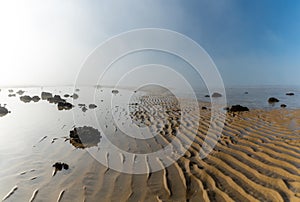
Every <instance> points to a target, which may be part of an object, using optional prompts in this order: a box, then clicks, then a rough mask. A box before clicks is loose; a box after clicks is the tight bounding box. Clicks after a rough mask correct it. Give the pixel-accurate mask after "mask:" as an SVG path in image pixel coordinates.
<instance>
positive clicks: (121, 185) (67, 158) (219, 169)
mask: <svg viewBox="0 0 300 202" xmlns="http://www.w3.org/2000/svg"><path fill="white" fill-rule="evenodd" d="M99 91H100V90H99ZM104 91H105V90H104ZM107 91H108V90H107ZM35 92H36V93H35ZM35 92H33V93H32V92H31V94H32V95H33V94H37V95H38V94H39V93H40V90H39V89H38V90H36V91H35ZM108 92H109V93H111V90H109V91H108ZM1 93H2V94H3V91H2V92H1ZM57 93H59V92H57ZM77 93H78V94H79V97H80V92H77ZM25 94H26V93H25ZM61 94H62V95H63V92H61ZM119 94H120V95H122V90H120V92H119ZM66 97H68V96H66ZM7 99H9V100H10V103H8V105H7V106H6V107H7V108H8V109H9V110H11V113H8V114H6V115H5V116H3V117H0V129H1V131H2V132H1V139H2V140H1V149H0V151H1V153H0V159H1V161H0V167H1V169H0V170H1V171H0V181H1V183H0V198H1V199H2V200H3V201H195V202H199V201H251V202H252V201H300V169H299V168H300V110H295V109H293V110H291V109H273V110H262V109H251V110H250V111H248V112H234V113H233V112H228V113H226V117H225V118H226V119H225V120H226V121H225V124H224V128H223V131H222V134H221V137H220V139H219V140H218V141H217V144H216V146H215V147H214V148H213V151H212V152H211V153H210V154H209V155H208V156H207V157H206V158H204V159H201V158H200V156H199V151H200V149H201V147H202V145H203V142H204V139H205V138H206V136H207V131H208V127H209V124H210V118H211V110H210V105H209V104H208V103H204V102H199V111H193V113H192V114H194V117H195V118H194V119H193V116H190V119H188V120H185V119H180V116H182V115H183V113H184V112H181V111H180V109H178V105H177V104H178V103H176V102H174V100H172V99H169V98H168V97H164V96H151V95H149V96H144V97H143V102H139V103H137V104H132V106H131V108H132V111H131V112H132V113H131V114H130V116H131V119H132V120H133V123H135V124H137V125H139V126H140V127H141V126H142V127H144V128H147V129H149V130H150V131H155V132H156V133H157V135H156V136H155V137H154V138H152V139H150V140H146V141H145V142H143V143H141V142H140V141H138V140H136V141H135V140H134V139H131V141H128V142H125V141H124V139H120V138H121V136H120V134H119V135H118V131H115V130H110V131H111V133H112V134H117V135H115V136H114V137H113V138H112V139H111V140H112V141H114V143H115V144H116V145H118V146H120V147H122V148H125V149H127V150H128V151H129V150H130V151H132V152H137V151H143V152H145V153H146V152H150V151H153V150H157V149H160V148H162V147H163V146H164V145H167V144H169V143H170V142H171V141H172V140H174V139H175V140H176V139H177V141H178V142H179V143H178V144H179V145H180V142H181V139H182V137H181V139H180V138H178V137H177V136H176V132H177V131H178V130H179V127H180V126H182V131H183V134H184V135H185V136H184V137H183V138H186V139H190V138H191V137H192V136H193V135H195V138H194V140H193V143H192V144H191V146H190V147H189V148H187V151H186V152H185V153H184V155H183V156H182V157H180V158H179V159H178V160H177V161H176V162H175V163H173V164H172V165H170V166H168V167H166V168H164V169H162V170H159V171H157V172H150V173H147V174H126V173H122V172H118V171H115V170H113V169H110V168H108V167H106V166H104V165H102V164H100V163H99V162H98V161H96V160H95V159H94V158H93V157H92V156H91V155H90V154H89V153H88V152H87V150H86V149H87V147H88V146H87V145H84V144H83V146H81V147H80V146H78V145H77V146H76V145H75V144H72V141H73V142H74V137H73V136H74V134H75V133H76V131H75V132H74V131H73V136H72V137H73V139H72V137H71V136H69V134H70V131H72V130H73V129H74V122H73V119H72V110H75V109H77V110H82V108H83V107H82V106H83V105H82V106H81V107H80V106H74V109H71V110H62V111H60V110H57V107H56V105H55V104H50V103H48V102H46V101H42V100H41V101H39V102H37V103H34V102H31V103H23V102H21V101H20V100H18V99H19V98H18V96H17V97H9V98H7ZM70 102H71V101H70ZM101 103H102V102H100V101H99V103H95V105H93V106H92V107H90V108H89V107H87V111H86V112H83V111H82V115H83V116H84V117H85V118H87V117H89V115H92V114H93V110H98V111H97V112H98V113H100V114H102V115H103V120H105V119H106V116H107V115H106V114H107V108H106V107H105V106H104V104H103V105H101ZM85 104H86V105H87V106H88V104H89V103H85ZM157 105H161V106H162V105H164V106H167V110H168V111H167V113H168V119H167V120H165V121H163V120H161V119H159V118H157V117H160V116H161V117H165V115H163V114H160V113H163V112H159V111H156V113H149V112H151V109H152V108H153V106H157ZM17 106H19V107H17ZM33 108H36V109H37V110H36V111H34V110H33ZM18 110H19V112H18ZM41 110H42V112H43V113H41ZM119 112H120V113H119V115H120V116H123V114H122V113H125V112H123V111H122V110H121V109H120V111H119ZM154 115H155V117H151V116H154ZM24 117H28V119H27V120H26V121H24ZM30 117H31V118H30ZM197 117H200V119H198V118H197ZM22 120H23V122H21V121H22ZM197 121H198V124H199V127H198V130H197V131H196V133H195V134H193V133H194V132H193V130H190V128H191V125H193V124H196V122H197ZM105 124H109V121H107V123H105ZM105 124H103V125H105ZM76 127H80V126H75V128H76ZM82 127H83V126H82ZM216 127H218V123H216ZM108 128H110V126H108ZM85 129H87V128H85ZM16 130H18V131H17V132H16ZM77 130H80V128H77ZM82 130H83V129H82ZM8 134H10V137H8V138H6V135H8ZM101 135H103V134H101ZM112 136H113V135H112ZM99 137H100V136H99ZM71 140H72V141H71ZM75 140H76V139H75ZM99 141H103V140H102V139H99ZM97 144H98V142H96V145H91V146H90V147H91V148H92V147H93V148H97ZM183 148H184V147H178V149H183ZM100 151H101V148H100ZM112 158H113V157H112V156H109V154H107V161H109V162H110V161H113V160H114V161H120V162H119V163H120V164H121V165H122V164H123V165H125V164H127V163H128V162H127V161H130V160H129V159H126V158H123V159H122V158H120V159H112ZM55 162H64V163H66V164H68V166H69V167H68V169H61V170H57V172H56V173H55V175H53V171H54V168H53V167H52V165H53V164H54V163H55ZM109 162H108V164H109ZM157 162H158V163H161V166H162V168H163V167H164V164H163V162H160V161H159V160H158V161H157ZM145 163H146V164H147V163H149V162H147V161H146V162H145ZM150 167H151V166H149V168H150Z"/></svg>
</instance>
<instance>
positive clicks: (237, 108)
mask: <svg viewBox="0 0 300 202" xmlns="http://www.w3.org/2000/svg"><path fill="white" fill-rule="evenodd" d="M229 111H230V112H244V111H249V108H248V107H243V106H241V105H233V106H231V107H230V109H229Z"/></svg>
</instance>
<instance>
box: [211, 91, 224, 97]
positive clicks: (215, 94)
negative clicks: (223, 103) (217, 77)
mask: <svg viewBox="0 0 300 202" xmlns="http://www.w3.org/2000/svg"><path fill="white" fill-rule="evenodd" d="M211 97H222V94H220V93H217V92H214V93H213V94H212V95H211Z"/></svg>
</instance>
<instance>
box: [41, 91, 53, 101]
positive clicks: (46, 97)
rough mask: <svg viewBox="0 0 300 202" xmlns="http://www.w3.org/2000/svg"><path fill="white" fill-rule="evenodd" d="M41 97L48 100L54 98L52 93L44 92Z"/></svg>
mask: <svg viewBox="0 0 300 202" xmlns="http://www.w3.org/2000/svg"><path fill="white" fill-rule="evenodd" d="M41 97H42V100H48V99H49V98H52V93H48V92H42V94H41Z"/></svg>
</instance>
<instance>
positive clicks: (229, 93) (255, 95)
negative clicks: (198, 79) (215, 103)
mask: <svg viewBox="0 0 300 202" xmlns="http://www.w3.org/2000/svg"><path fill="white" fill-rule="evenodd" d="M225 91H226V100H227V105H228V106H231V105H236V104H239V105H242V106H246V107H248V108H250V109H276V108H280V105H281V104H286V105H287V107H286V108H288V109H298V108H300V87H299V86H291V87H282V86H262V87H231V88H226V89H225ZM245 92H248V94H245ZM287 92H293V93H294V94H295V95H293V96H288V95H286V93H287ZM196 93H197V98H198V99H199V100H201V101H205V102H210V101H211V100H210V98H206V97H205V95H206V94H208V92H207V90H203V89H202V90H200V89H198V90H197V91H196ZM270 97H276V98H277V99H279V102H278V103H275V104H269V103H268V99H269V98H270Z"/></svg>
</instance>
